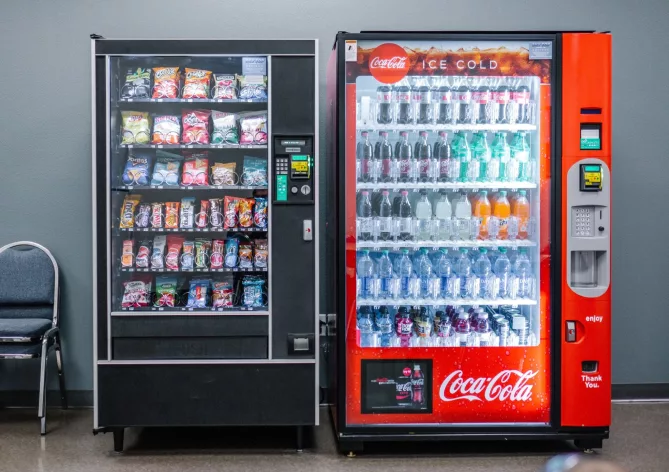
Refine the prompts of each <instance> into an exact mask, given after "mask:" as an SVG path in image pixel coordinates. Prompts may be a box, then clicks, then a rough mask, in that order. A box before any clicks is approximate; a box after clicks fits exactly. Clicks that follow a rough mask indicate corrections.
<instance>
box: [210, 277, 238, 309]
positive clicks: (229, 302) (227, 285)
mask: <svg viewBox="0 0 669 472" xmlns="http://www.w3.org/2000/svg"><path fill="white" fill-rule="evenodd" d="M234 294H235V290H234V288H233V286H232V280H230V279H228V280H224V281H220V282H214V283H213V287H212V307H213V308H231V307H233V306H234V300H233V299H234Z"/></svg>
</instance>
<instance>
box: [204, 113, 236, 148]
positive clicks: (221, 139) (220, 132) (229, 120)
mask: <svg viewBox="0 0 669 472" xmlns="http://www.w3.org/2000/svg"><path fill="white" fill-rule="evenodd" d="M211 119H212V122H213V123H214V129H213V131H212V132H211V144H239V130H238V129H237V115H235V114H234V113H225V112H222V111H216V110H214V111H212V112H211Z"/></svg>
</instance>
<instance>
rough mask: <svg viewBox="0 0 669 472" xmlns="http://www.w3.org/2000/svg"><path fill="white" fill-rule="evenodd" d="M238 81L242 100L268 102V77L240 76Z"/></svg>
mask: <svg viewBox="0 0 669 472" xmlns="http://www.w3.org/2000/svg"><path fill="white" fill-rule="evenodd" d="M237 81H238V82H239V98H240V99H241V100H250V99H254V100H267V76H265V75H238V76H237Z"/></svg>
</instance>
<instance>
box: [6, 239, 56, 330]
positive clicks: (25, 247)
mask: <svg viewBox="0 0 669 472" xmlns="http://www.w3.org/2000/svg"><path fill="white" fill-rule="evenodd" d="M0 318H45V319H52V320H53V325H54V326H57V325H58V264H57V263H56V259H54V257H53V255H52V254H51V252H50V251H49V250H48V249H47V248H45V247H44V246H41V245H40V244H37V243H33V242H30V241H19V242H16V243H11V244H8V245H6V246H3V247H2V248H0Z"/></svg>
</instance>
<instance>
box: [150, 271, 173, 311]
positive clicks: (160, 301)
mask: <svg viewBox="0 0 669 472" xmlns="http://www.w3.org/2000/svg"><path fill="white" fill-rule="evenodd" d="M176 299H177V278H176V277H174V276H171V275H163V276H160V277H156V301H155V303H154V304H153V306H156V307H173V306H174V305H175V304H176Z"/></svg>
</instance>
